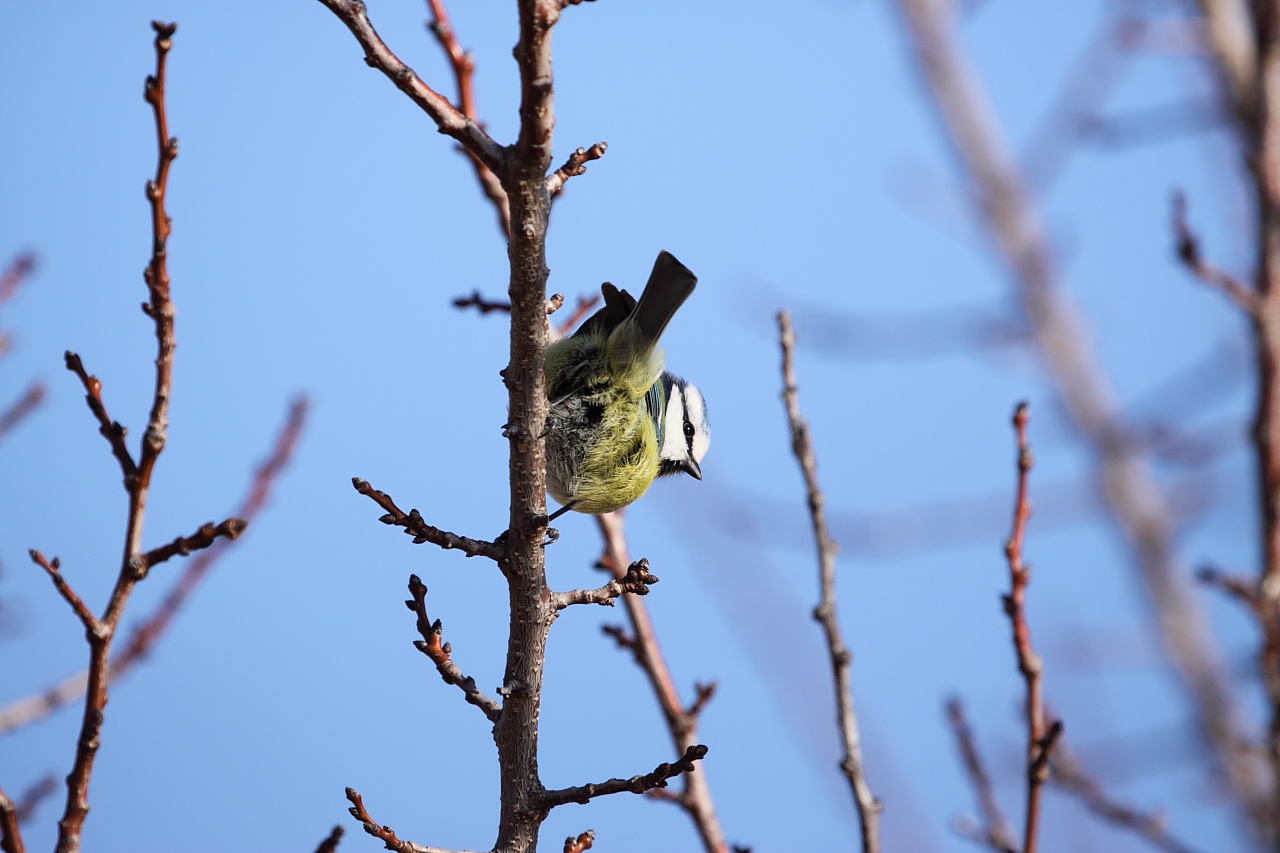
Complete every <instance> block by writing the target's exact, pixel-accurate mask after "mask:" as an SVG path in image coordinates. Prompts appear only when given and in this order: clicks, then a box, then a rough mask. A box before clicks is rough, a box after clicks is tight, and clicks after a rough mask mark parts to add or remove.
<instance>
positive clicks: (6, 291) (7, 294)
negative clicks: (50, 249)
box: [0, 252, 36, 305]
mask: <svg viewBox="0 0 1280 853" xmlns="http://www.w3.org/2000/svg"><path fill="white" fill-rule="evenodd" d="M35 268H36V256H35V254H33V253H32V252H22V253H20V254H18V255H16V256H15V257H14V258H13V260H11V261H9V264H8V266H6V267H5V268H4V271H3V272H0V305H4V304H5V303H6V302H8V301H9V300H10V299H12V298H13V295H14V294H15V293H17V292H18V288H19V287H21V286H22V283H23V282H24V281H26V280H27V278H28V277H29V276H30V275H31V273H32V272H34V271H35Z"/></svg>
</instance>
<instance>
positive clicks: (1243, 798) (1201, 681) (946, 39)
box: [897, 0, 1280, 827]
mask: <svg viewBox="0 0 1280 853" xmlns="http://www.w3.org/2000/svg"><path fill="white" fill-rule="evenodd" d="M1263 5H1266V4H1263ZM897 7H898V8H899V10H900V11H901V15H902V19H903V22H904V24H905V27H906V30H907V32H908V35H909V36H910V43H911V47H912V48H913V50H914V55H915V59H916V62H917V64H918V66H919V68H920V71H921V73H922V75H923V78H924V81H925V84H926V88H927V91H928V93H929V94H930V95H931V96H932V99H933V101H934V105H935V107H936V109H937V112H938V115H939V117H940V118H941V120H942V122H943V124H944V127H945V130H946V135H947V138H948V141H949V142H951V143H952V145H953V147H954V150H955V153H956V155H957V157H958V158H959V160H960V161H961V164H962V166H963V168H964V170H965V172H966V175H967V178H968V180H969V181H970V182H971V184H972V187H973V196H974V198H975V201H976V204H977V206H978V208H979V211H980V215H981V217H982V219H983V221H984V224H985V226H986V228H987V232H988V234H989V236H990V238H991V241H992V243H993V247H994V249H995V251H996V252H997V253H998V254H999V256H1000V258H1001V259H1002V261H1003V262H1004V264H1005V266H1006V268H1007V269H1008V271H1009V273H1010V276H1011V279H1012V280H1013V282H1014V284H1015V285H1016V292H1017V295H1018V297H1019V298H1020V300H1021V303H1022V308H1023V311H1024V312H1025V314H1026V316H1027V318H1028V320H1029V321H1030V325H1031V328H1032V331H1033V333H1034V336H1035V340H1036V343H1037V346H1038V349H1039V352H1040V354H1041V356H1042V358H1043V361H1044V365H1045V367H1046V369H1047V372H1048V373H1049V375H1050V378H1051V379H1052V381H1053V384H1054V387H1055V390H1056V392H1057V395H1058V397H1059V399H1060V401H1061V403H1062V405H1063V408H1064V409H1065V410H1066V411H1067V412H1068V414H1069V415H1070V417H1071V420H1072V422H1073V424H1074V425H1075V427H1076V429H1077V430H1078V431H1079V433H1080V435H1081V436H1082V437H1083V439H1084V441H1085V442H1086V443H1087V445H1088V446H1089V447H1090V448H1092V450H1093V457H1094V460H1095V464H1094V475H1095V477H1096V480H1097V482H1098V485H1099V489H1100V491H1101V492H1102V494H1103V495H1104V496H1105V498H1106V504H1107V508H1108V510H1109V512H1110V515H1111V517H1112V519H1113V520H1114V522H1115V525H1116V528H1117V531H1118V533H1119V534H1120V536H1121V538H1122V539H1123V541H1124V543H1125V544H1126V546H1127V547H1128V549H1129V551H1130V553H1131V555H1132V558H1133V563H1134V565H1135V568H1136V570H1137V575H1138V577H1139V578H1140V580H1141V581H1142V583H1143V587H1144V592H1145V594H1146V598H1147V601H1148V602H1149V603H1150V606H1151V608H1152V610H1153V611H1154V612H1155V613H1158V614H1159V618H1158V619H1153V620H1152V623H1153V625H1154V626H1155V627H1156V629H1157V631H1158V632H1159V633H1158V635H1159V637H1160V640H1161V644H1162V648H1163V650H1164V651H1165V653H1166V654H1167V655H1168V659H1169V660H1170V661H1171V663H1172V664H1173V669H1174V671H1175V672H1176V673H1177V675H1178V677H1179V679H1180V681H1181V684H1182V685H1183V687H1184V689H1185V691H1186V695H1187V697H1188V699H1189V700H1190V702H1191V704H1192V706H1193V708H1194V709H1195V716H1196V722H1197V724H1198V726H1199V728H1200V730H1201V732H1202V733H1203V734H1204V739H1205V741H1206V742H1207V743H1208V744H1209V745H1210V747H1211V750H1212V752H1211V754H1212V757H1213V759H1214V762H1215V764H1216V765H1217V767H1219V768H1221V770H1222V771H1223V775H1224V776H1225V778H1227V780H1228V781H1229V787H1230V790H1231V792H1232V800H1233V802H1234V803H1235V804H1236V805H1237V806H1238V807H1241V808H1242V809H1243V810H1244V811H1245V812H1246V813H1247V814H1248V816H1249V819H1250V822H1251V824H1252V825H1254V826H1255V827H1257V826H1261V825H1263V824H1266V823H1267V822H1268V821H1267V818H1266V817H1265V815H1266V814H1268V813H1269V812H1270V808H1269V801H1268V796H1269V794H1268V785H1267V784H1266V783H1265V782H1264V781H1263V779H1262V777H1261V774H1260V773H1259V772H1258V767H1257V764H1256V763H1255V762H1254V760H1253V759H1252V758H1250V757H1248V756H1244V755H1241V754H1240V752H1239V750H1238V749H1237V748H1236V745H1237V744H1239V743H1240V742H1241V741H1242V740H1243V738H1242V736H1241V732H1242V731H1244V729H1245V726H1244V723H1243V720H1244V719H1245V717H1244V713H1243V711H1242V709H1241V707H1240V703H1239V701H1238V699H1237V697H1236V695H1235V694H1234V693H1233V691H1232V690H1231V688H1230V685H1229V684H1228V683H1227V679H1226V676H1225V669H1224V667H1223V666H1222V660H1221V654H1220V650H1219V647H1218V644H1217V643H1216V642H1215V639H1214V637H1213V635H1212V633H1211V631H1210V630H1209V625H1208V622H1207V619H1206V617H1205V614H1204V611H1203V608H1202V606H1201V603H1200V601H1199V600H1198V599H1197V598H1196V597H1194V595H1193V594H1192V591H1191V589H1190V588H1189V585H1188V584H1187V581H1186V576H1185V574H1184V573H1183V572H1182V571H1181V567H1180V565H1179V562H1178V559H1177V554H1176V551H1175V542H1174V540H1173V534H1174V530H1175V524H1176V519H1175V516H1174V513H1173V511H1172V509H1171V507H1170V503H1169V500H1168V498H1167V496H1166V495H1165V494H1164V493H1163V492H1162V491H1161V490H1160V488H1159V486H1158V485H1157V483H1156V482H1155V479H1154V476H1153V474H1152V471H1151V468H1150V464H1149V460H1148V458H1147V457H1146V455H1145V451H1144V450H1143V448H1141V447H1138V446H1135V445H1134V443H1133V442H1132V441H1131V440H1130V438H1129V437H1130V435H1131V434H1132V431H1131V430H1130V429H1129V428H1128V426H1127V425H1126V424H1125V423H1124V416H1123V411H1122V409H1121V407H1120V405H1119V404H1118V402H1117V400H1116V396H1115V393H1114V391H1113V390H1112V388H1111V386H1110V383H1109V382H1108V380H1107V379H1106V376H1105V374H1104V373H1103V372H1102V370H1101V368H1100V367H1099V365H1098V363H1097V359H1096V357H1095V354H1094V352H1093V351H1092V350H1091V349H1090V345H1089V343H1088V342H1089V335H1088V334H1087V333H1086V329H1085V327H1084V323H1083V320H1082V318H1081V315H1080V313H1079V311H1078V309H1077V307H1076V306H1075V304H1074V303H1073V302H1072V301H1071V299H1070V297H1069V296H1068V295H1067V293H1066V288H1065V287H1064V286H1063V285H1064V282H1063V281H1062V277H1061V273H1060V271H1059V269H1058V266H1057V263H1056V261H1055V259H1054V255H1053V252H1052V251H1051V249H1050V245H1049V241H1048V238H1047V237H1046V234H1045V229H1044V226H1043V224H1042V222H1041V217H1040V216H1039V214H1038V212H1037V210H1036V209H1035V206H1034V204H1033V203H1032V200H1031V197H1030V195H1029V193H1028V192H1027V190H1026V188H1025V180H1024V177H1023V175H1022V174H1020V172H1019V170H1018V168H1017V166H1016V164H1015V162H1014V160H1013V158H1012V157H1010V156H1009V154H1008V152H1007V151H1006V144H1005V141H1004V139H1003V136H1002V134H1001V133H1000V130H999V126H998V124H997V123H996V120H995V118H994V111H993V109H992V108H991V106H990V104H989V103H988V101H987V97H986V93H985V92H984V91H983V90H982V88H981V86H980V84H979V83H978V81H977V80H976V79H975V76H974V72H973V70H972V69H971V67H970V65H969V63H968V62H967V61H966V60H965V58H964V56H963V55H962V54H961V52H960V49H959V46H958V44H957V40H956V37H955V32H954V21H953V20H952V18H951V14H950V4H948V3H945V2H942V0H898V2H897ZM1278 363H1280V362H1278ZM1277 375H1280V373H1278V374H1277ZM1277 402H1278V403H1280V397H1278V398H1277ZM1277 423H1280V419H1277ZM1277 446H1280V442H1277ZM1277 458H1278V459H1280V454H1277ZM1278 517H1280V516H1278ZM1277 542H1278V543H1280V539H1278V540H1277ZM1277 553H1280V549H1278V550H1277ZM1278 563H1280V561H1278ZM1277 684H1278V685H1280V680H1278V681H1277ZM1276 790H1277V791H1278V792H1280V786H1276Z"/></svg>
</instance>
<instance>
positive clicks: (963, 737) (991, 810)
mask: <svg viewBox="0 0 1280 853" xmlns="http://www.w3.org/2000/svg"><path fill="white" fill-rule="evenodd" d="M947 722H948V724H949V725H950V726H951V732H952V734H954V735H955V737H956V746H957V747H959V749H960V758H961V761H962V763H963V764H964V769H965V774H966V775H967V776H968V777H969V784H970V785H972V786H973V792H974V795H975V796H976V797H977V799H978V811H979V812H981V813H982V821H983V826H982V840H983V841H985V842H986V843H987V844H989V845H990V846H991V847H993V848H995V849H996V850H1000V851H1003V853H1018V842H1017V841H1015V840H1014V837H1013V827H1011V826H1010V825H1009V821H1007V820H1006V819H1005V816H1004V812H1002V811H1001V810H1000V803H999V801H998V800H996V793H995V788H994V787H992V785H991V774H989V773H988V772H987V767H986V765H985V764H984V763H983V761H982V756H980V755H979V754H978V744H977V741H976V740H975V739H974V736H973V729H972V728H970V726H969V720H968V718H967V717H966V715H965V712H964V704H963V703H962V702H961V701H960V699H959V698H958V697H952V698H951V699H948V700H947Z"/></svg>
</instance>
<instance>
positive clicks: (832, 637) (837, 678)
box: [778, 311, 884, 853]
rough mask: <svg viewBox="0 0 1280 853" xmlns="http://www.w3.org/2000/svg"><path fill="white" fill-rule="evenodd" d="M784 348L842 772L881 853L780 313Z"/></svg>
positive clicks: (871, 852) (789, 334) (832, 566)
mask: <svg viewBox="0 0 1280 853" xmlns="http://www.w3.org/2000/svg"><path fill="white" fill-rule="evenodd" d="M778 332H779V342H780V344H781V347H782V401H783V404H784V406H785V408H786V413H787V422H788V424H789V425H790V428H791V449H792V451H793V452H794V453H795V457H796V462H798V463H799V465H800V473H801V474H802V475H803V476H804V484H805V492H806V496H807V499H808V505H809V518H810V520H811V521H812V523H813V538H814V541H815V543H816V545H817V550H818V587H819V601H818V606H817V607H815V608H814V610H813V618H814V620H815V621H816V622H817V623H818V624H819V625H821V626H822V632H823V634H824V635H825V637H826V644H827V654H828V657H829V659H830V662H831V674H832V680H833V682H834V686H835V706H836V725H837V726H838V727H839V730H840V737H841V740H842V744H843V747H844V756H843V757H842V758H841V760H840V769H841V771H842V772H843V773H844V775H845V779H846V780H848V782H849V790H850V792H851V793H852V794H853V801H854V806H855V808H856V809H857V810H858V822H859V826H860V828H861V832H862V849H863V851H864V853H876V851H878V850H879V849H880V812H881V811H882V810H883V809H884V805H883V804H882V803H881V802H880V801H879V800H877V799H876V797H875V795H874V794H872V793H871V786H870V785H869V784H868V783H867V773H866V765H865V764H864V763H863V760H862V745H861V743H860V738H859V735H858V717H857V714H856V712H855V711H854V707H853V683H852V678H851V674H850V669H851V665H852V662H853V653H852V652H850V651H849V647H848V646H846V645H845V642H844V638H843V636H842V635H841V633H840V619H839V615H838V613H837V611H836V551H837V550H838V548H837V545H836V543H835V541H834V540H833V539H832V538H831V534H830V532H829V531H828V530H827V518H826V511H825V503H826V500H825V498H824V497H823V494H822V486H821V485H820V484H819V483H818V462H817V459H816V458H815V456H814V453H813V444H812V443H811V442H810V440H809V424H808V423H807V422H806V421H805V419H804V415H802V414H801V413H800V398H799V394H800V391H799V388H798V387H797V386H796V372H795V363H794V352H795V342H796V337H795V332H794V331H793V330H792V328H791V314H790V313H789V312H787V311H781V312H779V313H778Z"/></svg>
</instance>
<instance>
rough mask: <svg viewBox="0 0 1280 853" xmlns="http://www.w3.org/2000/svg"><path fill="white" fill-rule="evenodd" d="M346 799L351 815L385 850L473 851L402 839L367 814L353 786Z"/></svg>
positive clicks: (405, 852)
mask: <svg viewBox="0 0 1280 853" xmlns="http://www.w3.org/2000/svg"><path fill="white" fill-rule="evenodd" d="M347 799H348V800H350V801H351V807H350V808H349V809H347V811H349V812H350V813H351V816H352V817H353V818H355V819H356V820H358V821H360V824H361V825H362V826H363V827H364V831H365V832H367V833H369V834H370V835H372V836H373V837H374V838H376V839H378V840H379V841H381V842H382V843H383V846H384V847H385V848H386V849H387V850H393V851H395V853H475V851H471V850H446V849H445V848H443V847H424V846H422V845H421V844H414V843H413V842H412V841H402V840H400V838H398V837H397V836H396V834H395V832H394V831H393V830H392V829H391V827H389V826H384V825H381V824H379V823H378V822H377V821H375V820H374V819H373V817H372V816H371V815H370V814H369V811H368V810H367V809H366V808H365V807H364V799H363V798H361V796H360V793H359V792H358V791H356V789H355V788H347Z"/></svg>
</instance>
